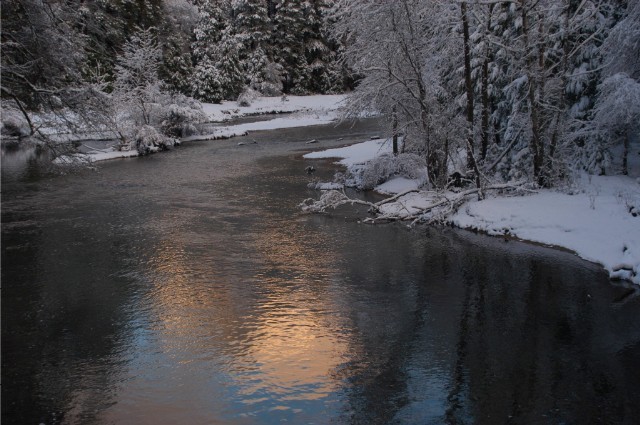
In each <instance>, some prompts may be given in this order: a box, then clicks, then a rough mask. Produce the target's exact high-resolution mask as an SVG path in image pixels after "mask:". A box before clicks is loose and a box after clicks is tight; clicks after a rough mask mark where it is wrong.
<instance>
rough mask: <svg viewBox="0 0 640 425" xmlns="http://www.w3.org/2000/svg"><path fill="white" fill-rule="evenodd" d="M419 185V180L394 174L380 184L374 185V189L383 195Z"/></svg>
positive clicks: (416, 187) (415, 187)
mask: <svg viewBox="0 0 640 425" xmlns="http://www.w3.org/2000/svg"><path fill="white" fill-rule="evenodd" d="M419 186H420V182H419V181H418V180H416V179H408V178H406V177H403V176H394V177H392V178H390V179H389V180H387V181H386V182H384V183H382V184H381V185H379V186H376V188H375V190H376V192H380V193H383V194H385V195H393V194H396V193H401V192H405V191H407V190H411V189H418V187H419Z"/></svg>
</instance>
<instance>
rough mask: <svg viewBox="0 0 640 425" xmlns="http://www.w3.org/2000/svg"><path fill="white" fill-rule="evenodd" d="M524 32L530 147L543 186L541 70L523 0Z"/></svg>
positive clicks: (536, 175) (536, 177)
mask: <svg viewBox="0 0 640 425" xmlns="http://www.w3.org/2000/svg"><path fill="white" fill-rule="evenodd" d="M522 34H523V36H524V43H525V55H526V63H527V79H528V80H529V90H528V93H527V98H528V100H529V117H530V119H531V142H530V144H529V147H530V149H531V153H532V155H533V177H534V180H535V181H536V182H537V183H538V184H539V185H541V186H543V185H545V179H544V176H543V173H542V168H543V167H542V166H543V158H544V146H543V142H542V130H541V128H540V105H539V103H538V98H537V95H538V77H539V75H538V74H539V72H541V70H539V69H537V67H536V63H535V61H534V60H533V51H532V50H533V49H532V48H531V47H530V43H531V40H530V38H529V16H528V14H527V7H526V5H525V2H524V1H523V2H522Z"/></svg>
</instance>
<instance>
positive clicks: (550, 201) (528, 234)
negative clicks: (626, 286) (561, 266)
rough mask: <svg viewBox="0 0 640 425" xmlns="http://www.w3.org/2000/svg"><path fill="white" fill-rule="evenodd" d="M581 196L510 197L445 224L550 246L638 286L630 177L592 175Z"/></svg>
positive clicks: (638, 241) (638, 189)
mask: <svg viewBox="0 0 640 425" xmlns="http://www.w3.org/2000/svg"><path fill="white" fill-rule="evenodd" d="M581 185H582V187H583V190H582V191H581V193H578V194H574V195H568V194H564V193H559V192H554V191H551V190H541V191H540V192H539V193H537V194H533V195H530V196H523V197H513V198H491V199H485V200H483V201H479V202H473V203H469V204H467V206H466V207H463V208H462V209H461V210H460V211H459V212H458V213H457V214H455V215H454V216H453V217H452V218H451V221H452V223H453V224H454V225H456V226H458V227H462V228H473V229H478V230H482V231H485V232H487V233H489V234H492V235H504V234H508V235H511V236H514V237H516V238H519V239H524V240H528V241H533V242H539V243H542V244H546V245H555V246H561V247H564V248H568V249H570V250H572V251H575V252H576V253H577V254H578V255H579V256H580V257H582V258H584V259H586V260H589V261H593V262H597V263H600V264H602V265H603V266H604V268H605V269H607V271H609V273H610V275H611V277H617V278H623V279H628V280H631V281H633V282H635V283H637V284H640V216H639V217H634V216H633V215H632V214H631V212H630V210H631V209H632V208H633V207H634V206H637V205H640V184H639V183H638V182H636V181H634V179H633V178H630V177H623V176H615V177H607V176H592V177H591V181H590V182H588V181H585V180H583V181H582V182H581Z"/></svg>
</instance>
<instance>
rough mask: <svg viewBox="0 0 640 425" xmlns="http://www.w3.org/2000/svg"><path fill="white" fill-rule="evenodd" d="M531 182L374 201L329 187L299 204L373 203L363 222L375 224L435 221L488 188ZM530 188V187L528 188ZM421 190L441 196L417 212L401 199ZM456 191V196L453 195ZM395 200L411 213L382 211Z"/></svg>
mask: <svg viewBox="0 0 640 425" xmlns="http://www.w3.org/2000/svg"><path fill="white" fill-rule="evenodd" d="M526 184H527V182H518V183H508V184H500V185H493V186H487V187H483V188H474V189H469V190H465V191H462V192H458V193H441V192H421V191H420V190H418V189H410V190H406V191H404V192H401V193H398V194H396V195H393V196H391V197H389V198H385V199H383V200H382V201H379V202H376V203H373V202H368V201H363V200H361V199H353V198H349V197H348V196H347V195H346V194H345V193H344V192H343V191H338V190H329V191H325V192H323V193H322V195H321V196H320V199H317V200H316V199H313V198H309V199H305V200H304V201H303V202H302V203H301V204H300V205H299V206H300V208H301V209H302V210H303V211H305V212H310V213H325V212H327V210H328V209H336V208H338V207H340V206H342V205H365V206H368V207H369V212H370V213H372V214H376V217H368V218H365V219H364V220H363V223H369V224H375V223H377V222H389V221H400V220H403V221H411V225H414V224H416V223H419V222H427V223H433V222H438V221H444V219H446V217H449V216H450V215H451V214H453V213H455V212H456V211H457V210H458V209H459V208H460V206H461V205H463V204H464V203H465V202H466V201H467V198H468V197H469V196H471V195H474V194H477V193H478V192H479V191H483V192H487V191H495V190H513V191H522V190H523V189H524V190H527V189H526V188H525V187H524V186H525V185H526ZM528 191H530V190H528ZM413 192H419V193H423V195H424V196H425V197H426V198H427V197H437V198H440V199H439V200H437V201H435V202H432V203H431V204H429V205H427V206H426V207H422V208H417V207H412V208H414V209H416V211H415V212H411V211H409V209H408V207H407V206H406V205H405V204H404V203H402V202H400V201H399V199H400V198H402V197H403V196H405V195H407V194H409V193H413ZM451 195H453V196H451ZM392 202H398V203H399V204H400V207H401V209H403V210H404V211H406V213H407V214H400V213H398V212H395V213H383V212H382V211H381V209H380V208H381V207H382V206H383V205H385V204H389V203H392ZM442 207H445V208H444V209H442V210H441V211H438V213H437V214H436V215H429V213H432V212H433V211H434V210H437V209H439V208H442Z"/></svg>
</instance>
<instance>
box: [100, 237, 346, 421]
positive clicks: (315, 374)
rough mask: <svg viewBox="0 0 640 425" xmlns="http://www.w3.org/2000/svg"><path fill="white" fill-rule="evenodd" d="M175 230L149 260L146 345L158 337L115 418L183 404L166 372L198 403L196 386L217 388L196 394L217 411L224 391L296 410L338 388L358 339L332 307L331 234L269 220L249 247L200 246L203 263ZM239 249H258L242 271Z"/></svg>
mask: <svg viewBox="0 0 640 425" xmlns="http://www.w3.org/2000/svg"><path fill="white" fill-rule="evenodd" d="M174 236H175V237H173V238H172V239H171V240H164V241H161V242H159V243H157V244H156V246H155V250H154V252H153V256H152V258H150V259H149V260H148V261H147V266H148V268H149V275H150V276H152V279H153V290H151V291H150V292H149V294H148V296H147V300H146V304H148V305H149V307H150V308H149V313H148V314H149V316H150V317H149V318H148V320H149V322H150V323H149V327H150V329H149V330H147V341H145V342H144V344H146V345H150V346H148V347H146V353H147V354H146V358H144V357H141V358H138V359H135V360H134V361H133V362H132V363H133V364H131V365H130V370H131V372H130V374H131V375H132V376H130V377H129V382H128V383H127V384H126V385H125V386H122V387H121V389H120V394H119V395H118V396H117V397H118V399H119V403H120V406H119V407H118V408H117V409H116V411H118V410H119V411H120V412H119V413H117V412H111V414H107V415H105V418H106V419H109V420H113V419H117V418H120V417H121V415H122V414H126V411H127V409H131V411H135V412H140V411H149V410H153V409H155V406H157V405H162V404H165V403H172V404H173V405H174V406H180V403H176V400H175V399H172V400H171V401H168V400H166V399H165V398H166V397H172V398H174V397H175V395H174V394H173V393H172V392H171V391H169V392H162V391H158V389H157V381H158V380H160V381H162V380H166V381H167V384H168V385H176V383H177V382H179V384H178V385H179V386H181V388H180V394H182V396H181V397H185V398H188V399H189V404H191V405H196V404H195V402H194V400H193V397H194V396H193V395H192V394H191V392H195V391H197V389H198V388H203V387H207V388H209V390H210V392H209V393H208V394H199V395H198V396H197V397H199V398H200V399H204V400H201V404H205V405H209V406H210V408H211V411H210V413H209V414H210V417H211V418H214V417H216V415H217V414H218V413H217V412H216V407H215V406H216V401H217V399H220V400H223V399H227V400H228V398H229V396H230V394H229V391H231V392H232V393H233V395H231V397H232V398H233V399H235V401H236V402H237V403H239V404H241V405H243V406H244V407H243V408H242V410H243V411H246V410H247V406H251V407H250V410H253V411H255V412H259V411H265V410H269V411H274V410H291V411H292V412H294V413H296V412H300V411H302V406H301V404H304V402H308V401H318V400H322V399H323V398H326V397H328V396H330V395H331V394H332V393H333V392H335V390H336V386H337V385H339V383H337V382H336V381H335V379H334V378H332V377H335V374H334V373H333V371H334V370H335V369H336V368H337V367H338V366H339V365H340V364H341V363H343V362H344V355H345V353H346V352H347V351H348V348H349V347H348V346H347V342H346V341H347V340H348V339H347V338H346V337H345V336H344V335H341V333H340V332H339V331H338V329H339V328H340V326H339V324H338V323H337V319H336V318H335V315H333V314H331V313H332V308H334V307H332V306H334V305H335V304H336V303H334V302H332V298H334V297H335V296H334V295H333V294H332V292H335V291H332V288H331V279H332V277H333V276H332V272H331V270H333V266H334V264H335V260H334V258H333V255H332V254H331V251H330V250H328V249H323V246H325V245H326V244H327V242H326V241H323V240H322V236H321V235H314V237H313V239H310V238H308V237H306V235H303V234H299V233H296V232H295V231H294V230H292V229H291V228H287V227H279V226H276V225H268V226H265V227H262V226H261V228H260V231H259V232H255V233H253V234H252V235H251V236H252V240H251V241H250V243H246V242H245V243H242V244H240V245H241V246H240V248H238V247H237V246H230V245H228V244H227V245H226V246H225V244H224V243H221V244H220V246H219V247H217V248H216V247H212V249H211V258H210V259H209V260H207V261H206V262H205V263H206V264H203V263H202V256H200V255H199V256H198V257H199V259H200V262H201V263H199V264H193V262H192V258H190V256H189V255H188V252H189V249H190V247H189V241H188V240H186V238H185V237H183V236H182V235H180V234H175V235H174ZM221 247H222V248H221ZM238 249H242V250H244V256H245V257H250V258H251V260H250V262H249V264H248V266H249V267H247V268H246V269H245V270H244V271H243V272H242V271H241V272H238V271H237V268H238V267H239V265H238V264H237V261H238V256H237V255H234V251H237V250H238ZM246 265H247V264H245V266H246ZM234 268H235V269H236V271H235V273H230V272H229V271H230V269H234ZM134 350H135V351H136V352H140V351H143V350H142V349H141V348H140V347H136V348H135V349H134ZM137 362H140V363H141V365H138V366H136V365H135V363H137ZM150 362H156V363H158V364H160V365H161V368H159V369H155V370H153V372H152V375H153V376H148V375H149V370H150V369H152V368H150V367H149V365H148V363H150ZM138 370H143V371H144V374H145V376H139V375H138V373H139V372H138ZM221 376H222V377H223V378H221ZM220 379H224V380H225V382H220ZM214 381H215V382H214ZM173 390H174V391H175V388H174V389H173ZM125 400H126V401H125ZM132 400H135V403H133V402H132ZM122 401H125V402H124V405H123V403H122ZM178 408H179V407H178ZM182 408H183V409H185V407H184V406H183V407H182ZM190 413H192V412H190ZM188 414H189V412H183V411H179V412H173V416H172V413H171V412H166V411H165V412H164V415H165V417H164V418H158V417H156V419H159V420H160V422H165V421H166V420H167V418H170V417H173V418H178V417H181V416H182V415H186V416H188ZM154 416H155V415H154Z"/></svg>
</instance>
